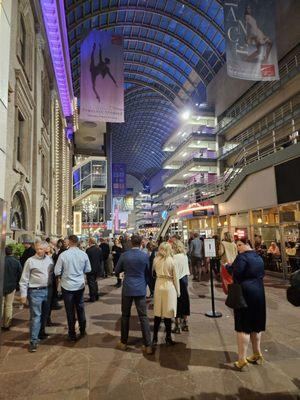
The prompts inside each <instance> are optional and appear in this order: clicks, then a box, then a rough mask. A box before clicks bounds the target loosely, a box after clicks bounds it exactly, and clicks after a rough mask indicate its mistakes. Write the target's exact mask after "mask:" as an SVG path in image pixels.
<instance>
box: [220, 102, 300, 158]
mask: <svg viewBox="0 0 300 400" xmlns="http://www.w3.org/2000/svg"><path fill="white" fill-rule="evenodd" d="M299 115H300V96H299V95H296V96H294V97H293V98H292V99H290V100H289V101H288V102H286V103H284V104H283V105H282V106H280V107H278V108H277V109H276V110H274V111H273V112H271V113H269V114H267V115H266V116H265V117H264V118H262V119H260V120H259V121H258V122H256V123H255V124H253V125H252V126H250V127H249V128H248V129H246V130H245V131H243V132H242V133H241V134H239V135H238V136H236V137H235V138H234V139H233V141H234V142H235V143H239V145H237V146H236V147H234V148H233V149H230V150H229V149H228V150H226V151H224V150H225V149H224V148H221V149H220V150H219V159H223V158H225V157H226V158H227V157H228V156H229V155H230V154H233V153H236V152H237V151H240V150H241V148H242V147H244V146H245V145H247V144H249V143H252V142H255V141H257V140H259V139H261V138H262V137H263V136H266V135H267V134H269V133H270V132H272V131H273V130H278V129H279V128H281V127H282V126H283V125H285V124H286V123H287V122H288V121H292V120H293V119H295V118H296V117H297V116H299ZM291 132H292V129H291ZM229 143H230V142H229Z"/></svg>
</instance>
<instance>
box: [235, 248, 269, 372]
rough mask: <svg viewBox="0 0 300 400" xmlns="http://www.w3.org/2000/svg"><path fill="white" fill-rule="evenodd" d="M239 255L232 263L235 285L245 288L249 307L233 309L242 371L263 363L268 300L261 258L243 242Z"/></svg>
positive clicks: (238, 365)
mask: <svg viewBox="0 0 300 400" xmlns="http://www.w3.org/2000/svg"><path fill="white" fill-rule="evenodd" d="M237 247H238V252H239V254H238V256H237V257H236V259H235V260H234V262H233V264H232V270H233V279H234V282H236V283H239V284H240V285H241V287H242V291H243V295H244V298H245V300H246V303H247V306H248V307H246V308H241V309H236V310H234V323H235V331H236V332H237V343H238V353H239V359H238V361H237V362H235V367H236V368H238V369H240V370H241V369H242V368H243V367H244V366H245V365H247V364H248V363H251V364H257V363H262V362H263V356H262V353H261V348H260V342H261V332H262V331H265V329H266V300H265V290H264V283H263V278H264V275H265V271H264V262H263V260H262V258H261V257H260V256H259V255H258V254H257V253H256V252H255V251H254V250H252V249H251V247H250V246H249V245H248V244H245V243H243V242H242V241H240V240H239V241H238V242H237ZM250 340H251V344H252V348H253V355H252V356H250V357H247V347H248V344H249V341H250Z"/></svg>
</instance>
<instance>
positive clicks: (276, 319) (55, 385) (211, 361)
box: [0, 277, 300, 400]
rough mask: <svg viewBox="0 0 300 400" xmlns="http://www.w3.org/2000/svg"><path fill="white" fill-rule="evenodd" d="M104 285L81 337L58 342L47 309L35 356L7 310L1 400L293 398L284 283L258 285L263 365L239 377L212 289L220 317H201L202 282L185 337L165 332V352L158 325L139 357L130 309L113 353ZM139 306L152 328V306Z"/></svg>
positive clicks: (114, 334)
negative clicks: (153, 343) (122, 345)
mask: <svg viewBox="0 0 300 400" xmlns="http://www.w3.org/2000/svg"><path fill="white" fill-rule="evenodd" d="M113 283H114V280H112V279H108V280H105V281H101V282H100V287H101V289H102V292H103V293H104V295H103V296H101V298H100V300H99V302H96V303H92V304H90V303H87V305H86V310H87V331H88V335H87V336H86V337H85V338H83V339H81V340H80V341H78V342H76V343H69V342H67V341H66V340H65V338H66V333H67V329H66V317H65V311H64V310H63V309H62V310H59V311H55V312H54V313H53V321H55V326H53V327H50V328H49V329H48V332H49V333H50V337H49V339H47V340H46V341H44V342H43V343H42V344H41V345H40V346H39V349H38V352H37V353H35V354H29V353H28V352H27V346H28V309H24V310H20V309H19V306H18V305H17V304H16V305H15V309H14V311H15V319H14V326H13V328H12V329H11V331H10V332H6V333H4V334H3V335H2V338H1V339H2V348H1V354H0V399H1V400H19V399H20V400H21V399H22V400H52V399H53V400H60V399H63V400H69V399H70V400H71V399H72V400H93V399H95V400H96V399H97V400H99V399H100V400H102V399H103V400H108V399H114V400H115V399H120V400H127V399H128V400H140V399H141V400H148V399H149V400H150V399H159V400H164V399H170V400H171V399H172V400H183V399H186V400H235V399H239V400H252V399H254V400H258V399H261V400H269V399H270V400H300V373H299V371H300V336H299V332H300V320H299V310H298V309H297V308H294V307H292V306H291V305H289V304H288V303H287V302H286V297H285V289H286V284H285V283H284V282H282V281H280V280H278V279H274V278H270V277H267V278H266V292H267V307H268V324H267V326H268V330H267V332H265V334H264V335H263V352H264V356H265V358H266V360H267V361H266V363H265V364H264V365H262V366H249V367H248V368H247V369H246V370H245V371H243V372H237V371H234V370H233V368H232V363H233V361H235V360H236V357H237V349H236V343H235V335H234V332H233V316H232V312H231V310H229V309H228V308H226V306H225V305H224V299H225V297H224V295H223V292H222V289H220V287H217V288H216V308H217V310H219V311H221V312H222V313H223V317H222V318H221V319H217V320H213V319H208V318H207V317H205V312H206V311H209V310H210V309H211V304H210V301H211V300H210V288H209V285H208V282H204V283H203V282H201V283H194V282H193V283H191V284H190V294H191V307H192V313H191V316H190V332H189V333H182V334H180V335H174V339H175V340H176V341H177V344H176V345H175V346H174V347H172V348H169V347H167V346H166V345H165V344H164V327H163V326H162V327H161V331H160V333H159V343H160V344H159V345H158V346H157V349H156V352H155V354H154V355H151V356H145V355H143V354H142V352H141V344H142V341H141V332H140V324H139V320H138V317H137V313H136V311H135V310H134V309H133V311H132V321H131V336H130V340H129V350H128V351H127V352H121V351H119V350H116V348H115V347H116V344H117V342H118V340H119V330H120V293H121V290H120V289H115V288H114V287H113V286H112V284H113ZM217 286H219V285H218V284H217ZM148 304H149V316H150V321H151V324H152V323H153V315H152V309H153V307H152V306H151V302H150V301H149V302H148ZM298 321H299V322H298ZM249 353H250V349H249Z"/></svg>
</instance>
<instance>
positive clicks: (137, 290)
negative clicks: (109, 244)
mask: <svg viewBox="0 0 300 400" xmlns="http://www.w3.org/2000/svg"><path fill="white" fill-rule="evenodd" d="M141 241H142V239H141V238H140V237H139V236H136V235H133V236H132V237H131V243H132V248H131V249H130V250H127V251H126V252H125V253H123V254H122V255H121V257H120V258H119V261H118V263H117V266H116V269H115V273H116V275H117V274H120V273H121V272H124V275H125V277H124V282H123V289H122V322H121V341H120V342H119V343H118V346H117V347H118V349H120V350H126V349H127V341H128V334H129V320H130V313H131V306H132V303H133V301H134V303H135V306H136V309H137V312H138V315H139V319H140V323H141V329H142V334H143V341H144V347H143V350H144V351H145V352H146V354H152V353H153V350H152V347H151V333H150V325H149V321H148V317H147V304H146V288H147V285H148V284H149V281H150V267H149V257H148V256H147V254H145V253H143V252H142V251H141V250H140V246H141Z"/></svg>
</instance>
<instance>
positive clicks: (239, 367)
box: [234, 360, 248, 371]
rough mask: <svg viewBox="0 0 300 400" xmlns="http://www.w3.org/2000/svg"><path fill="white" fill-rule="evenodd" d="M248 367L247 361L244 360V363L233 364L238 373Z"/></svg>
mask: <svg viewBox="0 0 300 400" xmlns="http://www.w3.org/2000/svg"><path fill="white" fill-rule="evenodd" d="M246 365H248V361H247V360H244V361H236V362H235V363H234V366H235V368H237V369H238V370H239V371H242V369H243V368H244V367H245V366H246Z"/></svg>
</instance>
